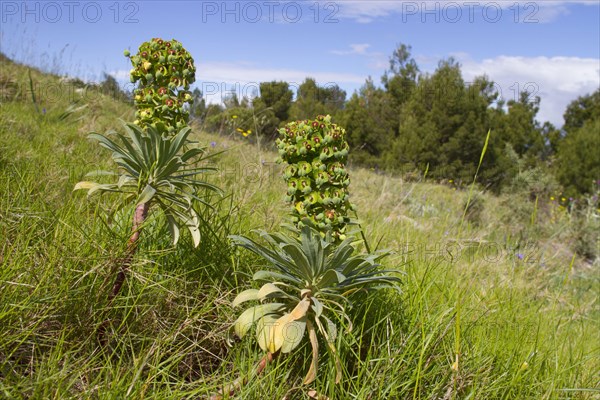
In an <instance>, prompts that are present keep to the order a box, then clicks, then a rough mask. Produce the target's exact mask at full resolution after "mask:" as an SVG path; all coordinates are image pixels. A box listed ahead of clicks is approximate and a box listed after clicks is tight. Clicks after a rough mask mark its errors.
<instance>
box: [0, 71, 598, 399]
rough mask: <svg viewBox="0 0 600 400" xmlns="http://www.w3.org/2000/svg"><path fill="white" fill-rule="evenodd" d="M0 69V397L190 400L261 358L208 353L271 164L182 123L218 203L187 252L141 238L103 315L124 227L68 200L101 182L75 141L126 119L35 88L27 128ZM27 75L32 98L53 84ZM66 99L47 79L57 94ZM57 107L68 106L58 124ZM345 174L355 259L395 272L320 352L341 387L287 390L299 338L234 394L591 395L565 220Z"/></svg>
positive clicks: (79, 200) (233, 288) (21, 79)
mask: <svg viewBox="0 0 600 400" xmlns="http://www.w3.org/2000/svg"><path fill="white" fill-rule="evenodd" d="M0 62H1V65H0V66H1V68H0V95H1V96H0V97H1V99H2V103H1V105H0V398H6V399H122V398H131V399H142V398H143V399H161V400H162V399H200V398H205V397H207V396H208V395H209V394H210V393H213V392H215V391H216V390H218V388H219V387H221V386H222V385H226V384H227V383H229V382H231V381H233V380H235V379H236V378H238V377H239V376H241V375H244V374H248V373H249V372H250V371H251V369H252V368H253V366H254V365H255V363H256V362H257V361H258V360H259V359H260V357H261V356H262V354H261V353H260V349H259V348H258V346H257V345H256V344H255V343H254V342H253V338H251V337H248V338H245V339H244V340H243V341H238V340H234V341H233V346H229V345H228V339H229V338H230V337H229V328H230V325H231V323H232V322H233V321H234V320H235V318H236V313H237V312H238V311H237V310H233V309H232V308H231V307H230V302H231V300H233V298H234V297H235V294H236V293H237V292H239V291H240V290H242V289H244V288H247V287H248V285H250V276H251V274H252V271H254V270H256V269H257V268H258V267H259V265H258V264H257V263H258V260H257V259H256V258H254V257H253V256H252V255H251V254H249V253H248V252H244V251H237V250H234V249H232V248H231V247H230V246H229V244H228V241H227V235H229V234H240V233H241V234H248V233H249V231H250V230H252V229H255V228H263V229H267V230H276V229H278V226H279V224H280V223H281V222H282V221H283V220H284V218H285V213H286V207H287V206H286V205H285V204H284V202H283V195H284V192H285V184H284V183H283V180H282V179H281V177H280V176H279V175H278V173H279V172H278V171H279V169H278V167H277V166H275V165H274V164H272V162H273V161H274V160H275V158H276V155H275V153H274V152H271V151H269V149H268V148H267V149H264V146H263V151H260V152H259V151H258V149H257V147H256V146H255V145H253V144H250V143H245V142H244V141H242V140H234V139H233V138H231V137H223V136H214V135H209V134H206V133H202V132H200V129H199V128H198V127H197V128H196V132H197V134H196V137H195V139H197V140H199V141H200V142H201V143H203V144H205V145H207V144H209V143H210V142H213V141H214V142H216V146H215V148H214V149H213V150H211V151H218V150H223V149H226V150H227V151H226V152H225V153H224V154H223V155H222V156H220V157H219V158H218V160H217V161H216V162H217V164H218V165H219V166H220V167H221V172H220V173H219V174H216V175H214V176H212V177H211V178H210V179H211V180H213V181H214V182H215V183H217V184H218V185H219V186H221V187H222V188H224V189H225V191H226V193H227V195H226V196H225V197H224V198H217V197H215V198H214V201H215V203H216V211H214V212H213V211H210V210H204V211H203V215H202V217H203V219H204V220H205V221H206V224H205V225H204V228H203V232H202V237H203V238H202V243H201V245H200V247H199V248H198V249H193V248H192V246H191V240H190V238H189V236H184V237H183V238H182V243H180V245H179V246H178V247H177V248H173V247H172V246H171V244H170V238H169V235H168V232H167V231H166V228H165V229H162V230H161V229H147V230H145V231H144V233H145V235H143V238H142V243H141V245H140V251H139V253H138V255H137V258H136V260H135V263H134V265H133V268H132V272H131V274H130V275H129V277H130V279H129V280H128V281H127V284H126V287H124V289H123V291H122V293H121V295H120V296H119V297H118V298H117V299H116V300H115V302H114V304H113V306H112V307H108V304H107V300H106V294H107V291H108V290H109V289H110V285H111V281H110V278H111V276H112V274H111V269H112V268H113V266H114V261H115V259H117V258H118V257H119V256H120V255H121V254H122V252H123V251H124V247H125V246H124V244H125V242H126V239H127V236H128V229H129V226H130V221H129V216H130V215H131V214H130V212H129V213H128V212H127V210H126V212H124V213H122V214H117V215H115V216H113V217H112V218H111V219H109V220H108V222H106V221H107V219H106V215H107V214H106V212H107V209H108V208H110V206H111V205H112V204H113V201H114V198H112V197H109V196H105V197H103V198H101V200H100V201H97V200H92V201H87V200H86V198H85V195H83V194H81V193H73V192H72V189H73V186H74V185H75V183H76V182H78V181H79V180H81V179H82V178H83V175H84V174H85V173H87V172H89V171H91V170H93V169H97V168H99V167H100V168H111V165H110V155H109V154H108V153H107V152H106V151H104V150H101V149H100V148H99V147H98V146H97V145H96V144H95V143H93V142H91V141H89V140H87V139H86V135H87V133H88V132H89V131H100V132H104V131H105V130H107V129H110V128H118V127H119V125H118V122H117V119H118V118H123V119H124V120H131V119H132V115H133V110H132V108H131V107H130V106H129V105H126V104H123V103H118V102H116V101H113V100H112V99H110V98H109V97H106V96H102V95H94V96H87V97H83V98H82V96H80V95H79V94H77V92H76V91H74V90H72V92H73V95H72V97H71V98H68V99H67V98H66V97H65V98H63V99H59V100H56V99H53V98H50V97H49V96H48V92H47V91H46V93H44V92H40V93H37V94H36V102H37V106H38V108H39V109H40V110H42V109H46V114H41V113H38V112H37V111H36V105H34V103H33V101H32V96H31V95H30V93H29V81H28V77H27V72H26V71H27V69H26V68H25V67H23V66H19V65H15V64H12V63H10V62H8V61H6V60H2V61H0ZM31 76H32V80H33V82H34V87H39V88H49V87H51V86H52V85H58V82H59V81H58V78H56V77H53V76H50V75H44V74H41V73H40V72H38V71H35V70H32V71H31ZM71 89H74V88H72V87H70V86H69V84H62V90H63V94H64V93H66V92H67V91H69V90H71ZM71 103H76V104H78V105H85V104H87V107H86V108H85V109H82V110H80V111H78V112H76V113H74V114H72V115H68V116H66V117H64V118H60V116H61V114H63V113H64V112H65V111H66V110H67V109H68V107H69V106H70V105H71ZM492 134H493V133H492ZM263 161H264V164H263ZM350 176H351V179H352V183H351V185H350V193H351V194H352V200H353V202H354V203H356V204H357V207H358V210H359V216H360V218H361V222H362V226H363V228H364V230H365V234H366V236H367V237H368V238H369V240H370V243H371V245H372V246H373V247H374V246H375V245H376V244H377V243H379V247H380V248H390V249H393V250H395V251H396V254H395V255H394V256H392V257H390V258H388V259H387V262H386V266H388V267H391V268H397V269H399V270H401V271H404V272H406V276H405V278H404V283H403V290H404V293H403V295H401V296H398V295H396V294H394V293H392V292H388V293H384V294H381V295H379V296H377V297H375V298H371V299H369V300H367V301H364V302H359V303H357V304H356V307H355V308H354V309H353V310H352V311H351V313H352V316H353V318H354V327H353V330H352V331H351V332H350V333H348V334H346V335H339V337H338V340H339V346H340V348H341V349H342V351H341V353H340V356H341V358H342V363H343V367H344V377H343V380H342V382H341V384H339V385H334V383H333V381H334V376H335V368H334V365H333V361H332V360H331V359H329V358H328V357H326V356H323V357H322V358H321V360H320V368H319V377H318V379H317V381H316V382H315V383H314V384H313V385H310V387H302V386H301V381H302V378H303V377H304V375H305V373H306V371H307V369H308V364H309V362H310V346H309V344H308V343H305V344H304V345H303V346H302V347H301V349H300V350H299V352H297V353H295V354H294V355H292V356H282V357H280V358H279V359H277V360H276V361H275V362H274V363H273V364H271V365H270V366H269V367H268V369H267V371H266V373H265V374H264V375H263V376H261V377H260V378H257V379H253V380H251V381H250V382H248V384H247V385H246V386H244V387H243V388H242V389H241V391H240V392H239V393H237V394H236V396H237V397H236V398H240V399H264V398H266V399H282V398H286V399H306V398H308V395H307V393H308V391H309V389H315V390H316V391H317V392H318V393H319V394H321V395H324V396H328V397H329V398H330V399H342V400H346V399H373V400H375V399H596V398H598V397H599V396H600V340H599V333H598V332H599V331H600V325H599V317H600V313H599V308H598V305H599V302H598V295H599V293H598V290H599V276H598V265H597V264H595V265H592V264H589V263H586V262H585V261H584V260H581V259H579V257H577V256H574V253H573V250H572V249H573V242H572V237H571V234H570V232H571V228H572V226H571V221H570V217H569V215H568V214H566V213H564V212H563V213H560V212H558V211H557V210H555V209H552V208H551V207H550V206H544V205H543V204H541V202H540V204H539V205H538V207H537V208H536V209H535V210H536V211H535V212H536V215H535V218H534V219H535V223H532V222H531V221H532V214H531V212H530V211H529V210H530V208H531V207H532V206H531V205H530V204H525V203H524V202H523V200H521V198H520V197H517V196H515V197H511V196H508V195H505V196H503V197H494V196H491V195H489V194H487V193H483V194H481V195H480V196H479V198H478V200H477V201H478V202H481V204H482V206H481V207H482V209H481V211H480V213H478V216H477V218H476V221H469V219H466V220H465V219H463V213H464V210H465V204H466V203H467V198H468V196H469V192H468V190H461V189H458V190H455V189H454V188H452V187H449V186H444V185H438V184H435V183H428V182H416V183H411V182H406V181H403V180H402V179H401V178H398V177H390V176H385V175H380V174H376V173H375V172H373V171H368V170H364V169H359V168H352V169H351V171H350ZM129 211H130V210H129ZM157 222H158V221H156V220H151V221H149V222H148V224H150V225H151V224H155V223H157ZM461 225H462V228H461ZM459 231H460V236H459ZM518 255H521V256H522V257H519V256H518ZM521 258H522V259H521ZM104 321H109V323H108V324H107V328H106V329H107V338H108V345H107V346H106V347H105V348H102V347H100V346H99V345H98V344H97V341H96V330H97V329H98V327H99V325H100V324H102V323H103V322H104ZM457 356H458V368H453V364H454V363H455V361H456V359H457Z"/></svg>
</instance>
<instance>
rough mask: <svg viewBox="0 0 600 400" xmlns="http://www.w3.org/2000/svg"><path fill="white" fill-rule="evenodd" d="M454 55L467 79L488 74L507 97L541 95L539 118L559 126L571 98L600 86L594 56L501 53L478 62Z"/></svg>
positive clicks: (509, 98) (598, 69) (599, 63)
mask: <svg viewBox="0 0 600 400" xmlns="http://www.w3.org/2000/svg"><path fill="white" fill-rule="evenodd" d="M455 56H456V58H457V60H458V61H459V62H460V63H461V65H462V68H461V69H462V72H463V76H464V78H465V81H467V82H468V81H470V80H472V79H473V78H475V77H476V76H481V75H484V74H485V75H487V76H488V78H489V79H490V80H492V81H494V82H495V83H496V87H497V89H499V90H500V92H501V94H502V96H503V98H504V99H505V100H511V99H515V97H516V96H518V93H519V91H528V92H533V93H532V95H533V96H540V97H541V104H540V112H539V114H538V120H539V121H542V122H543V121H550V122H552V123H553V124H554V125H556V126H562V124H563V123H564V121H563V113H564V111H565V108H566V107H567V105H568V104H569V103H570V102H571V101H573V100H574V99H575V98H576V97H578V96H581V95H585V94H588V93H591V92H594V91H595V90H597V89H598V88H599V87H600V60H598V59H594V58H579V57H512V56H498V57H495V58H488V59H485V60H482V61H475V60H472V59H470V58H469V57H468V56H466V55H455Z"/></svg>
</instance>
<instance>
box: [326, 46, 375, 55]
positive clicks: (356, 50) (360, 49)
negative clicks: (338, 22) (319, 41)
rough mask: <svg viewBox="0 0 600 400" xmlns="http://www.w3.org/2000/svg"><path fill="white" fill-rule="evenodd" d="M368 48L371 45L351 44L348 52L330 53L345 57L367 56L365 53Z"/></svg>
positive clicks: (337, 51) (336, 51) (334, 51)
mask: <svg viewBox="0 0 600 400" xmlns="http://www.w3.org/2000/svg"><path fill="white" fill-rule="evenodd" d="M369 47H371V45H370V44H368V43H361V44H351V45H350V50H332V51H331V52H332V53H333V54H336V55H338V56H346V55H354V54H356V55H368V54H369V53H367V49H368V48H369Z"/></svg>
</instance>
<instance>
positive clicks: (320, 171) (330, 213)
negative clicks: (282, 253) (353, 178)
mask: <svg viewBox="0 0 600 400" xmlns="http://www.w3.org/2000/svg"><path fill="white" fill-rule="evenodd" d="M279 133H280V137H279V138H278V139H277V147H278V148H279V156H280V158H279V161H280V162H285V163H287V167H286V168H285V170H284V173H283V177H284V180H285V182H286V183H287V185H288V187H287V196H286V200H287V201H288V202H290V203H291V204H292V209H291V214H292V222H294V224H296V225H297V226H299V227H301V226H302V219H304V218H308V219H309V220H310V221H311V222H312V223H313V224H314V225H315V226H316V227H317V228H318V229H319V230H320V231H321V232H323V234H324V233H325V232H327V231H331V232H332V236H333V238H334V239H335V240H336V241H343V240H344V239H345V238H346V234H347V232H346V230H347V225H348V223H349V222H350V218H349V217H348V212H349V211H350V210H352V209H353V208H354V206H353V205H352V204H351V203H350V200H349V194H348V185H349V184H350V179H349V176H348V172H347V170H346V160H347V158H348V148H349V146H348V142H347V141H346V131H345V130H344V128H342V127H340V126H338V125H336V124H334V123H332V122H331V116H329V115H325V116H324V115H319V116H318V117H317V118H316V119H315V120H306V121H296V122H290V123H289V124H287V125H286V127H285V128H281V129H280V130H279Z"/></svg>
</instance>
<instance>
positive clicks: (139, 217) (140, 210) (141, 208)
mask: <svg viewBox="0 0 600 400" xmlns="http://www.w3.org/2000/svg"><path fill="white" fill-rule="evenodd" d="M149 208H150V204H149V203H142V204H139V205H138V206H137V207H136V208H135V213H134V214H133V223H132V226H131V236H130V237H129V240H128V241H127V250H126V253H125V257H124V258H123V259H122V260H121V261H120V264H119V265H118V268H119V272H117V277H116V278H115V282H114V283H113V287H112V290H111V292H110V293H109V295H108V304H109V306H110V305H111V304H112V302H113V300H114V299H115V297H117V295H118V294H119V292H120V291H121V288H122V287H123V284H124V283H125V277H126V276H127V270H128V269H129V267H130V266H131V261H133V256H134V255H135V252H136V250H137V244H138V239H139V238H140V231H141V229H142V224H143V223H144V221H145V220H146V217H147V216H148V209H149ZM108 324H109V320H106V321H104V322H103V323H102V324H100V326H99V327H98V331H97V333H98V342H99V343H100V345H101V346H102V347H106V345H107V339H106V327H107V326H108Z"/></svg>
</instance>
